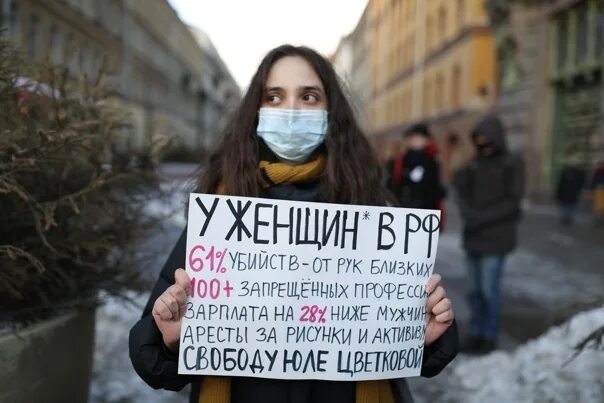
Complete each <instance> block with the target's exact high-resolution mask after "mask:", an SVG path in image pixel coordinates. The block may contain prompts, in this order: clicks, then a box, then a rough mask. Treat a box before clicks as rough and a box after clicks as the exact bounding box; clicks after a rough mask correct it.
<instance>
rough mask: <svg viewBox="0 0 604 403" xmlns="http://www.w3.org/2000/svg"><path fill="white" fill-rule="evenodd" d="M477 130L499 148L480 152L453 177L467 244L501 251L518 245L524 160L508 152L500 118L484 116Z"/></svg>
mask: <svg viewBox="0 0 604 403" xmlns="http://www.w3.org/2000/svg"><path fill="white" fill-rule="evenodd" d="M474 133H478V134H481V135H483V136H486V137H488V138H489V139H490V140H491V142H492V144H493V145H494V146H495V148H496V150H495V153H494V154H493V155H491V156H489V157H484V156H480V155H478V156H477V157H476V158H474V160H472V161H471V162H470V164H469V165H468V166H466V167H465V168H462V169H461V170H460V171H458V172H456V174H455V177H454V180H453V183H454V186H455V190H456V193H457V204H458V205H459V210H460V212H461V216H462V218H463V220H464V233H463V243H464V248H465V249H466V251H467V252H468V253H470V254H474V255H501V254H505V253H508V252H510V251H512V250H513V249H514V248H515V247H516V236H517V235H516V232H517V226H518V225H517V224H518V221H519V219H520V215H521V210H520V202H521V200H522V196H523V192H524V163H523V161H522V159H521V158H519V157H517V156H514V155H512V154H510V153H509V152H508V149H507V144H506V141H505V133H504V129H503V126H502V124H501V122H500V121H499V119H497V118H495V117H487V118H485V119H483V120H482V121H481V122H480V123H478V125H477V126H476V128H475V129H474Z"/></svg>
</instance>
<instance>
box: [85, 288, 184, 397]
mask: <svg viewBox="0 0 604 403" xmlns="http://www.w3.org/2000/svg"><path fill="white" fill-rule="evenodd" d="M129 297H130V298H132V299H133V300H134V301H135V303H136V305H137V306H135V305H134V304H130V303H126V302H124V301H123V300H120V299H116V298H113V297H104V298H103V299H104V300H105V301H106V303H105V305H103V306H102V307H99V308H98V309H97V317H96V332H95V337H96V339H95V343H96V345H95V351H94V366H93V379H92V383H91V386H90V402H92V403H104V402H150V403H152V402H158V403H159V402H167V403H177V402H179V403H184V402H186V401H188V387H187V388H184V389H183V390H182V391H180V392H179V393H175V392H171V391H165V390H154V389H152V388H151V387H150V386H149V385H147V384H146V383H145V382H144V381H143V380H142V379H141V378H140V377H139V376H138V375H137V374H136V372H135V371H134V368H132V363H131V362H130V357H129V355H128V334H129V332H130V328H132V326H133V325H134V324H135V323H136V321H138V319H139V318H140V315H141V313H142V311H143V306H144V304H145V303H146V302H147V299H148V298H149V294H141V295H137V294H135V293H131V294H130V295H129Z"/></svg>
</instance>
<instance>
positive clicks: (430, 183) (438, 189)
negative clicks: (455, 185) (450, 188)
mask: <svg viewBox="0 0 604 403" xmlns="http://www.w3.org/2000/svg"><path fill="white" fill-rule="evenodd" d="M397 158H402V170H401V172H400V178H396V179H395V178H393V175H394V165H395V162H396V159H397ZM416 169H417V170H420V172H421V174H420V175H418V176H417V177H415V178H414V175H413V174H412V172H414V170H416ZM385 171H386V172H385V173H386V180H387V182H386V185H387V187H388V189H389V190H390V191H391V192H392V194H393V195H394V196H395V197H396V199H397V201H398V205H399V206H402V207H407V208H421V209H438V208H439V202H440V201H441V200H442V199H443V198H444V197H445V190H444V187H443V185H442V184H441V182H440V166H439V164H438V161H436V159H435V158H434V157H433V156H431V155H429V154H428V153H427V152H426V151H408V152H407V153H405V154H404V155H402V156H398V157H396V158H395V159H393V160H389V161H387V162H386V167H385Z"/></svg>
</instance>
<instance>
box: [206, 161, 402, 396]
mask: <svg viewBox="0 0 604 403" xmlns="http://www.w3.org/2000/svg"><path fill="white" fill-rule="evenodd" d="M325 164H326V158H325V156H324V155H319V156H318V157H317V158H315V159H313V160H311V161H308V162H306V163H304V164H299V165H290V164H287V163H284V162H273V163H271V162H268V161H260V164H258V183H260V186H262V187H263V188H268V187H271V186H274V185H278V184H285V183H299V182H304V181H307V180H310V179H314V178H317V177H319V175H321V173H323V170H324V169H325ZM217 193H218V194H225V188H224V186H223V185H222V184H220V185H219V186H218V189H217ZM355 400H356V403H394V397H393V395H392V391H391V389H390V383H389V381H387V380H383V381H366V382H357V383H356V399H355ZM198 402H199V403H230V402H231V378H229V377H223V376H203V377H202V378H201V391H200V393H199V399H198Z"/></svg>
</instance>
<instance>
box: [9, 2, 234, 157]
mask: <svg viewBox="0 0 604 403" xmlns="http://www.w3.org/2000/svg"><path fill="white" fill-rule="evenodd" d="M0 21H1V22H0V25H2V26H4V27H5V28H6V30H5V33H4V34H5V35H9V36H11V37H12V38H15V39H16V40H17V41H19V42H20V43H21V45H22V48H23V49H24V50H25V52H26V54H28V55H29V56H30V57H32V58H33V59H37V60H45V59H46V60H49V61H51V62H53V63H55V64H59V65H65V66H67V67H69V70H70V72H71V73H72V74H74V75H75V74H84V75H86V76H87V77H94V76H95V75H96V74H97V72H98V70H99V69H100V67H101V65H102V64H103V61H106V62H107V63H108V65H110V66H111V69H112V71H113V73H112V75H111V85H112V86H114V87H115V89H116V91H117V93H118V96H119V99H120V103H121V105H122V107H123V108H124V110H125V111H127V112H128V113H129V115H130V121H131V123H132V124H131V127H130V129H129V133H128V134H127V136H125V140H124V143H125V144H121V145H120V146H122V147H125V148H128V149H132V150H141V149H144V148H145V147H148V146H149V145H150V143H151V142H152V140H153V138H154V137H155V136H165V137H167V138H169V139H171V140H172V144H173V145H175V146H177V147H179V146H181V147H187V148H188V149H192V150H200V151H205V150H207V149H208V148H211V147H212V146H213V145H214V144H215V143H216V141H217V136H218V135H219V133H220V123H221V122H220V121H219V118H220V117H221V116H223V115H224V114H226V113H227V111H228V110H229V109H230V108H232V107H233V106H234V104H235V103H236V102H237V101H238V99H239V97H240V92H239V88H238V87H237V85H236V84H235V82H234V80H233V79H232V77H231V76H230V74H229V72H228V71H227V70H226V68H225V67H224V64H217V66H218V67H217V68H216V69H214V70H211V71H210V70H208V69H207V68H206V66H207V65H209V64H212V62H211V61H210V60H209V59H215V58H216V56H217V55H208V54H206V52H205V51H204V49H203V48H202V47H201V46H200V45H199V43H198V41H197V39H196V38H195V36H194V35H193V34H192V33H191V32H190V30H189V28H188V27H187V26H186V25H184V24H183V22H182V21H181V20H180V19H179V17H178V15H177V14H176V12H175V11H174V10H173V9H172V7H171V6H170V5H169V4H168V2H167V1H166V0H123V1H121V0H103V1H93V0H0ZM208 76H209V78H208ZM218 88H219V89H218ZM208 94H211V95H212V96H211V97H210V96H208ZM210 111H211V112H210Z"/></svg>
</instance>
